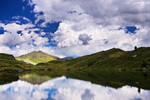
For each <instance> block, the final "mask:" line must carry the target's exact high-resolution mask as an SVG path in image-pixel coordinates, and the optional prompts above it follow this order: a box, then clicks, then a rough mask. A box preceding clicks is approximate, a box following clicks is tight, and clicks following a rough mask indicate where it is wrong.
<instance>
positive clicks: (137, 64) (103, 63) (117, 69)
mask: <svg viewBox="0 0 150 100" xmlns="http://www.w3.org/2000/svg"><path fill="white" fill-rule="evenodd" d="M149 55H150V48H139V49H138V50H134V51H122V50H120V49H111V50H107V51H103V52H99V53H96V54H92V55H89V56H84V57H79V58H76V59H71V60H68V61H51V62H49V63H45V64H38V65H37V67H36V68H37V70H47V73H48V74H49V75H50V76H61V75H65V76H68V77H73V78H78V79H82V80H88V81H91V82H94V83H97V84H101V85H109V86H113V87H120V86H123V85H127V84H128V85H131V86H132V85H133V86H137V87H139V86H140V87H142V88H146V89H150V85H149V84H150V78H149V77H150V56H149Z"/></svg>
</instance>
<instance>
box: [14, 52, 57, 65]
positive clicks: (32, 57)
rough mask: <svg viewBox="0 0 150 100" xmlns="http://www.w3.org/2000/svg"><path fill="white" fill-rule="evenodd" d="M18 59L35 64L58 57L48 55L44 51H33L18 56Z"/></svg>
mask: <svg viewBox="0 0 150 100" xmlns="http://www.w3.org/2000/svg"><path fill="white" fill-rule="evenodd" d="M16 59H17V60H20V61H24V62H27V63H30V64H33V65H36V64H38V63H46V62H48V61H53V60H57V57H54V56H51V55H48V54H46V53H44V52H42V51H33V52H31V53H28V54H26V55H22V56H20V57H16Z"/></svg>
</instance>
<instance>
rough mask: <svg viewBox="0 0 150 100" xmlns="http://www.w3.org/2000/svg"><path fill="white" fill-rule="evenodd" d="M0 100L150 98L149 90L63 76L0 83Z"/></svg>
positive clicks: (128, 99) (146, 99) (131, 99)
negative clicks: (38, 80) (114, 86)
mask: <svg viewBox="0 0 150 100" xmlns="http://www.w3.org/2000/svg"><path fill="white" fill-rule="evenodd" d="M0 100H150V91H149V90H144V89H140V90H139V89H138V88H136V87H131V86H123V87H121V88H118V89H115V88H111V87H104V86H101V85H96V84H92V83H91V82H88V81H82V80H77V79H71V78H66V77H64V76H62V77H58V78H55V79H51V80H48V81H45V82H43V83H40V84H32V83H31V82H30V83H29V82H27V81H22V80H18V81H15V82H12V83H9V84H4V85H0Z"/></svg>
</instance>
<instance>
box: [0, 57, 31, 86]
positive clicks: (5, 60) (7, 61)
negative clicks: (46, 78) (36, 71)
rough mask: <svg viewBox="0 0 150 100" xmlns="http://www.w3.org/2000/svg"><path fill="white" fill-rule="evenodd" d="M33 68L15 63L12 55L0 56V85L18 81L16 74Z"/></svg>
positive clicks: (19, 62) (18, 62)
mask: <svg viewBox="0 0 150 100" xmlns="http://www.w3.org/2000/svg"><path fill="white" fill-rule="evenodd" d="M32 67H33V66H32V65H30V64H26V63H24V62H21V61H16V60H15V58H14V57H13V56H12V55H8V54H0V84H3V83H8V82H11V81H15V80H18V74H19V73H22V72H23V71H25V70H31V68H32Z"/></svg>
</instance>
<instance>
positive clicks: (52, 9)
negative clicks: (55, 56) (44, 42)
mask: <svg viewBox="0 0 150 100" xmlns="http://www.w3.org/2000/svg"><path fill="white" fill-rule="evenodd" d="M32 4H35V9H34V11H35V12H41V11H42V12H43V13H44V14H43V15H40V16H37V17H38V20H39V19H40V18H42V19H45V23H47V22H54V21H61V24H60V26H59V29H58V30H57V31H56V32H55V33H54V37H53V40H55V41H56V42H57V47H58V48H57V49H58V51H57V50H56V52H57V53H60V54H63V55H66V56H81V55H86V54H91V53H95V52H98V51H101V50H106V49H110V48H113V47H116V48H121V49H124V50H132V49H134V46H139V47H140V46H149V44H150V41H149V39H148V38H150V35H149V32H150V31H149V28H148V27H149V26H150V25H149V23H148V21H149V20H150V11H149V10H148V8H149V7H150V1H147V0H126V1H122V0H107V1H106V0H105V1H104V0H92V1H91V0H44V1H43V0H32ZM127 25H131V26H132V25H133V26H138V27H139V28H140V30H138V31H137V33H136V34H135V35H131V34H126V33H125V31H124V30H118V29H119V28H120V27H125V26H127ZM83 34H84V36H86V39H84V40H83V39H81V36H82V35H83ZM87 37H88V38H87ZM85 44H86V45H85ZM66 50H67V51H68V52H65V51H66Z"/></svg>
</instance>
